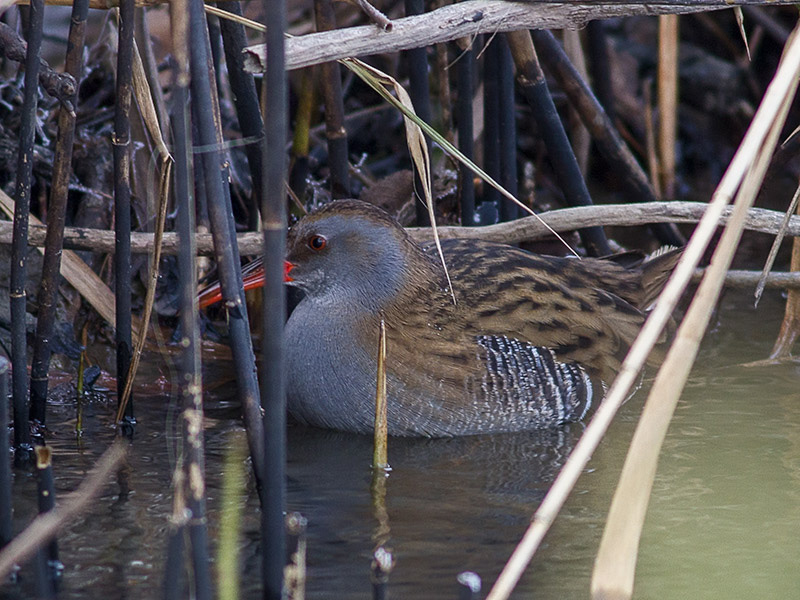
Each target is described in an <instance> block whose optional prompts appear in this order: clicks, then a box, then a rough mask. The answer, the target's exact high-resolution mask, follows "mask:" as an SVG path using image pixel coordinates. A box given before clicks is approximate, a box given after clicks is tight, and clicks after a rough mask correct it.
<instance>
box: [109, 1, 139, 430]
mask: <svg viewBox="0 0 800 600" xmlns="http://www.w3.org/2000/svg"><path fill="white" fill-rule="evenodd" d="M134 10H135V8H134V0H121V1H120V8H119V45H118V51H117V89H116V105H115V110H114V135H113V138H112V143H113V146H114V236H115V250H114V278H115V288H114V293H115V296H116V306H117V315H116V334H115V338H114V339H115V342H116V344H117V399H118V402H119V403H120V406H121V402H122V391H123V390H124V389H125V386H126V384H127V381H128V371H129V369H130V366H131V359H132V355H133V343H132V334H131V324H132V323H131V311H132V308H131V124H130V110H131V98H132V95H133V92H132V78H133V30H134ZM135 424H136V418H135V417H134V413H133V396H132V395H131V397H130V398H129V399H128V403H127V405H126V406H125V416H124V419H123V421H122V429H121V431H122V432H127V433H132V429H133V426H134V425H135Z"/></svg>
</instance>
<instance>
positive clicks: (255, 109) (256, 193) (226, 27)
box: [219, 2, 264, 231]
mask: <svg viewBox="0 0 800 600" xmlns="http://www.w3.org/2000/svg"><path fill="white" fill-rule="evenodd" d="M225 9H226V10H227V11H229V12H231V13H233V14H234V15H237V16H240V17H241V16H242V7H241V5H240V4H239V2H226V3H225ZM219 26H220V32H221V33H222V47H223V49H224V51H225V63H226V65H227V67H228V83H229V85H230V87H231V92H232V95H233V107H234V110H236V118H237V120H238V121H239V129H240V130H241V132H242V137H243V138H253V139H254V140H257V141H254V142H252V143H249V144H247V145H246V146H245V148H244V151H245V155H246V156H247V165H248V167H249V168H250V178H251V179H252V182H253V191H252V194H250V196H249V197H248V204H247V208H248V211H249V214H248V220H247V227H248V229H250V230H251V231H257V230H258V226H259V221H260V219H259V217H260V207H259V205H258V204H259V198H261V195H262V194H263V190H264V175H263V171H264V164H263V163H264V154H263V144H262V143H261V139H262V138H263V136H264V120H263V118H262V117H261V109H260V106H259V101H258V93H257V92H256V83H255V79H254V77H253V75H252V73H248V72H247V71H245V70H244V55H243V54H242V52H243V50H244V48H245V45H246V41H247V39H246V37H245V31H244V26H243V25H242V24H241V23H237V22H236V21H232V20H231V19H220V20H219Z"/></svg>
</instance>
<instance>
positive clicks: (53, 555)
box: [36, 446, 64, 597]
mask: <svg viewBox="0 0 800 600" xmlns="http://www.w3.org/2000/svg"><path fill="white" fill-rule="evenodd" d="M52 461H53V452H52V450H51V449H50V447H49V446H37V447H36V472H37V474H38V476H37V481H36V483H37V489H38V500H39V514H42V513H46V512H48V511H51V510H53V509H54V508H55V506H56V488H55V481H54V479H53V462H52ZM42 550H43V551H44V556H45V564H46V569H45V572H46V575H45V576H46V578H47V580H48V583H47V584H46V586H45V587H47V588H49V589H51V590H55V589H56V586H57V585H58V580H59V579H60V578H61V572H62V571H63V570H64V565H62V564H61V561H59V560H58V542H57V541H56V538H52V539H50V541H49V542H47V544H46V546H45V547H44V548H42ZM52 597H55V593H53V594H52Z"/></svg>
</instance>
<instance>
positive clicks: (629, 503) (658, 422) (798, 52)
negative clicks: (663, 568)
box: [591, 33, 800, 599]
mask: <svg viewBox="0 0 800 600" xmlns="http://www.w3.org/2000/svg"><path fill="white" fill-rule="evenodd" d="M798 40H800V37H799V36H797V35H796V33H795V35H794V36H793V38H792V40H791V42H790V43H789V49H788V51H787V53H786V55H785V56H784V60H783V62H782V64H781V66H780V67H779V69H778V73H777V74H776V76H775V79H774V80H773V82H772V84H771V85H770V88H771V90H775V89H778V90H779V92H776V95H777V94H779V97H778V98H777V99H776V100H777V102H775V103H772V104H771V105H769V106H767V102H766V97H765V101H764V103H762V106H761V109H759V113H760V114H766V115H767V116H768V117H769V121H766V122H764V121H763V120H762V124H763V125H764V128H763V131H764V134H763V135H762V136H761V137H762V139H763V140H764V141H763V142H762V143H761V144H760V145H759V148H757V149H756V151H755V152H754V153H753V157H752V159H751V161H749V162H748V164H745V165H741V168H740V169H739V170H738V171H737V172H735V173H733V174H732V179H735V180H737V181H742V179H743V181H742V183H741V187H739V190H738V193H737V194H736V203H735V205H734V208H733V213H732V215H731V219H730V221H729V223H728V225H727V226H726V228H725V232H724V233H723V235H722V238H721V239H720V241H719V244H718V245H717V248H716V250H715V251H714V255H713V257H712V259H711V264H710V265H709V267H708V269H707V270H706V274H705V276H704V277H703V281H702V282H701V284H700V287H699V288H698V290H697V293H696V294H695V298H694V300H693V301H692V304H691V306H690V307H689V310H688V311H687V314H686V316H685V317H684V319H683V322H682V323H681V326H680V328H679V329H678V334H677V336H676V339H675V341H674V343H673V344H672V347H671V348H670V350H669V352H668V354H667V358H666V360H665V361H664V364H663V365H662V367H661V369H660V370H659V372H658V375H657V377H656V380H655V383H654V384H653V388H652V390H651V392H650V395H649V397H648V399H647V403H646V404H645V408H644V411H643V412H642V416H641V418H640V419H639V424H638V425H637V427H636V432H635V433H634V436H633V440H632V441H631V445H630V448H629V450H628V455H627V457H626V460H625V465H624V467H623V470H622V475H621V476H620V482H619V485H618V486H617V489H616V492H615V493H614V498H613V500H612V503H611V509H610V510H609V516H608V521H607V522H606V527H605V530H604V532H603V537H602V540H601V542H600V549H599V551H598V554H597V560H596V562H595V569H594V573H593V577H592V587H591V590H592V597H593V598H597V599H601V598H619V599H624V598H630V597H631V596H632V595H633V584H634V577H635V570H636V559H637V555H638V548H639V540H640V538H641V532H642V527H643V525H644V519H645V515H646V512H647V505H648V503H649V498H650V493H651V490H652V485H653V480H654V478H655V473H656V467H657V465H658V456H659V454H660V451H661V445H662V443H663V441H664V437H665V436H666V433H667V428H668V427H669V422H670V420H671V419H672V415H673V413H674V411H675V406H676V405H677V403H678V399H679V398H680V395H681V392H682V391H683V387H684V385H685V383H686V379H687V378H688V376H689V372H690V370H691V368H692V366H693V364H694V359H695V357H696V356H697V351H698V349H699V346H700V341H701V339H702V337H703V334H704V333H705V330H706V328H707V326H708V322H709V320H710V318H711V313H712V311H713V309H714V306H715V305H716V303H717V300H718V298H719V294H720V291H721V290H722V286H723V283H724V280H725V274H726V272H727V270H728V267H729V266H730V264H731V260H732V259H733V254H734V252H735V251H736V247H737V245H738V243H739V240H740V239H741V235H742V231H743V230H744V221H745V218H746V215H747V211H748V209H749V208H750V206H752V204H753V202H754V201H755V198H756V196H757V194H758V190H759V189H760V187H761V184H762V182H763V179H764V174H765V173H766V170H767V167H768V166H769V161H770V158H771V157H772V152H773V150H774V149H775V145H776V144H777V142H778V137H779V135H780V131H781V127H782V126H783V123H784V122H785V120H786V116H787V114H788V111H789V107H790V105H791V101H792V98H794V94H795V92H796V90H797V83H798V80H797V77H798V74H800V43H798ZM771 90H768V91H767V96H769V95H770V91H771ZM765 108H766V110H762V109H765ZM758 117H759V115H758V114H757V115H756V119H758ZM756 119H754V123H753V125H752V126H751V130H752V129H753V128H755V121H756ZM748 133H749V132H748ZM743 145H744V144H743ZM727 175H728V174H727V173H726V176H727ZM720 187H721V186H720ZM729 198H730V196H727V197H726V198H725V199H726V200H727V199H729Z"/></svg>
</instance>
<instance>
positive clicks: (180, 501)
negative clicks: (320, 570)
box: [164, 0, 190, 600]
mask: <svg viewBox="0 0 800 600" xmlns="http://www.w3.org/2000/svg"><path fill="white" fill-rule="evenodd" d="M180 3H181V0H177V1H173V3H172V5H171V6H173V7H174V6H175V5H176V4H177V5H178V6H180ZM184 5H185V0H184ZM173 14H174V11H173ZM172 22H173V24H174V23H175V21H174V19H173V21H172ZM185 488H186V477H185V473H184V470H183V460H182V458H180V457H179V459H178V463H177V464H176V465H175V470H174V471H173V473H172V515H170V517H169V525H168V527H167V556H166V560H165V563H164V600H180V599H181V598H184V597H185V596H184V570H185V569H184V567H185V556H184V554H185V551H184V538H185V536H186V524H187V523H188V522H189V517H190V514H189V509H188V508H187V507H186V496H185Z"/></svg>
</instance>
